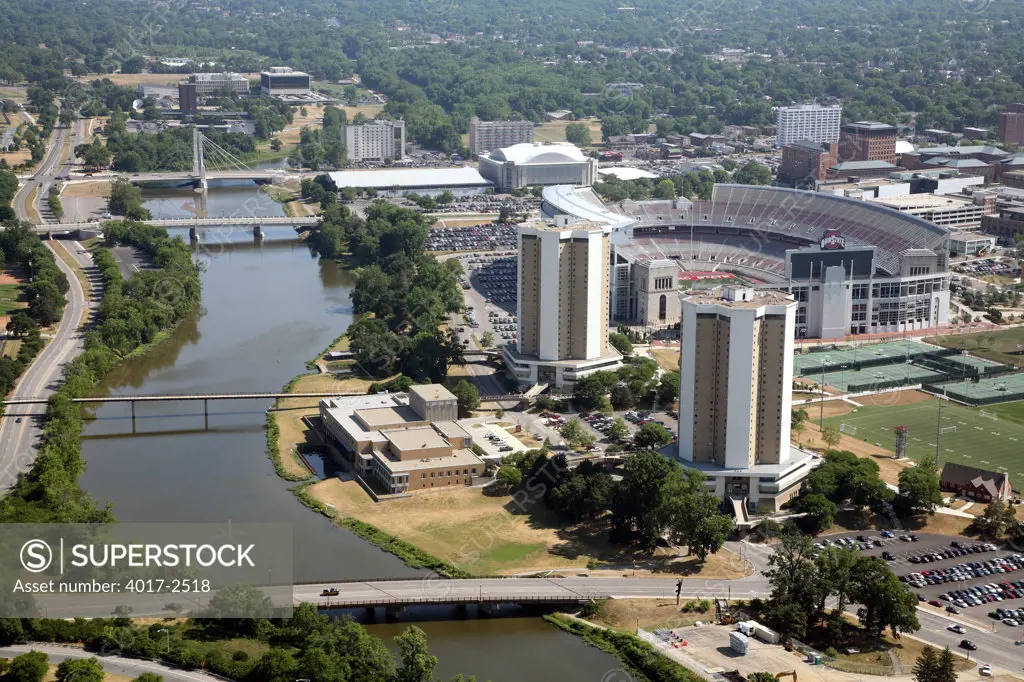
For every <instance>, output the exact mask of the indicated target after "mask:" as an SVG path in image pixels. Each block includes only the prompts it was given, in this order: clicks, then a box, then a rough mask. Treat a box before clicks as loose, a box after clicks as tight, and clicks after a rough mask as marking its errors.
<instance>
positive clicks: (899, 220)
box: [681, 184, 950, 275]
mask: <svg viewBox="0 0 1024 682" xmlns="http://www.w3.org/2000/svg"><path fill="white" fill-rule="evenodd" d="M688 214H689V215H687V216H686V217H685V220H686V221H687V222H684V223H681V224H683V225H688V224H691V223H692V224H693V225H695V226H697V225H705V226H708V227H711V226H716V227H724V228H733V229H737V230H748V231H755V232H764V233H769V234H775V235H778V236H780V237H783V238H787V239H793V240H799V241H806V242H808V243H815V242H819V241H821V239H822V237H824V235H825V233H826V232H828V231H830V230H838V231H839V232H840V233H842V235H843V237H845V238H846V241H847V244H848V245H850V246H874V247H875V248H876V251H875V265H876V267H878V268H880V269H881V270H882V271H884V272H887V273H889V274H893V275H895V274H897V273H898V272H899V264H900V254H902V253H903V252H904V251H907V250H909V249H928V250H929V251H941V250H943V249H945V248H946V243H947V241H948V240H949V235H950V232H949V230H948V229H947V228H945V227H942V226H939V225H936V224H934V223H932V222H929V221H927V220H924V219H923V218H918V217H917V216H913V215H909V214H907V213H901V212H900V211H896V210H893V209H891V208H887V207H884V206H879V205H877V204H874V203H872V202H866V201H861V200H859V199H850V198H847V197H840V196H836V195H833V194H825V193H820V192H813V191H807V190H797V189H788V188H784V187H768V186H755V185H732V184H719V185H715V187H714V190H713V191H712V194H711V200H710V201H698V202H695V203H694V205H693V208H692V210H691V211H689V212H688Z"/></svg>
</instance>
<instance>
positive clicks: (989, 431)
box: [825, 400, 1024, 486]
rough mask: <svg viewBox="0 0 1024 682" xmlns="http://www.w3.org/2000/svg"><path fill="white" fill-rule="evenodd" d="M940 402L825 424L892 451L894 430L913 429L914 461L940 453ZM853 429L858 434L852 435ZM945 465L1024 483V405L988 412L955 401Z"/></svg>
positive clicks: (868, 410) (947, 424)
mask: <svg viewBox="0 0 1024 682" xmlns="http://www.w3.org/2000/svg"><path fill="white" fill-rule="evenodd" d="M937 417H938V412H937V401H934V400H929V401H926V402H921V403H914V404H911V405H893V406H866V407H859V408H857V409H856V410H855V411H854V412H852V413H850V414H846V415H842V416H840V417H832V418H830V419H826V420H825V423H826V424H831V425H834V426H840V425H845V426H842V427H841V428H842V430H843V431H844V432H845V433H846V434H847V435H849V436H852V437H854V438H860V439H861V440H864V441H867V442H869V443H880V444H881V446H882V447H885V448H887V449H890V450H891V449H893V448H894V446H895V436H894V435H893V429H894V428H895V427H897V426H905V427H907V431H908V448H907V451H908V454H909V455H910V456H911V457H913V458H914V459H921V458H922V457H924V456H926V455H934V454H935V436H936V428H937V426H938V421H937ZM850 427H853V428H855V429H856V432H855V433H854V432H852V429H851V428H850ZM942 429H943V431H944V433H942V435H941V452H940V463H941V462H947V461H950V462H959V463H961V464H968V465H972V466H978V467H982V468H985V469H993V470H1004V471H1007V472H1008V473H1009V474H1010V479H1011V482H1015V483H1016V485H1017V486H1020V485H1022V484H1024V458H1022V457H1021V453H1022V452H1024V401H1017V402H1011V403H1001V404H999V405H987V406H985V407H984V408H983V409H975V408H970V407H963V406H961V405H957V404H955V403H948V402H947V403H944V404H943V406H942Z"/></svg>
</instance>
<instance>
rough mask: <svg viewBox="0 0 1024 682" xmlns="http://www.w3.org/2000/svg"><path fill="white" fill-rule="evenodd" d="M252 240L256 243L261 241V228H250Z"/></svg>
mask: <svg viewBox="0 0 1024 682" xmlns="http://www.w3.org/2000/svg"><path fill="white" fill-rule="evenodd" d="M252 238H253V239H255V240H256V241H258V242H261V241H263V226H262V225H253V226H252Z"/></svg>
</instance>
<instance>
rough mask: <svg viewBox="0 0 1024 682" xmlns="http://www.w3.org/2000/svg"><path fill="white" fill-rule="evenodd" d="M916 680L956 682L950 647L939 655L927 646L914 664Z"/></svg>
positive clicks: (918, 681) (922, 681) (919, 681)
mask: <svg viewBox="0 0 1024 682" xmlns="http://www.w3.org/2000/svg"><path fill="white" fill-rule="evenodd" d="M914 679H915V680H916V681H917V682H956V666H955V661H954V659H953V652H951V651H950V650H949V647H946V648H945V649H944V650H943V651H942V652H941V653H939V652H936V651H935V649H933V648H932V647H930V646H926V647H925V648H924V651H922V652H921V655H920V656H918V657H917V662H916V663H914Z"/></svg>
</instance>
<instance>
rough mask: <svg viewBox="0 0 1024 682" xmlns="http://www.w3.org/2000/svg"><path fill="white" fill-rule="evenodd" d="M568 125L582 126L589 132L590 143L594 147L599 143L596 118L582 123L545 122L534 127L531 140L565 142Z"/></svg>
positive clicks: (599, 130) (599, 136) (599, 127)
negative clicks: (580, 124) (578, 124)
mask: <svg viewBox="0 0 1024 682" xmlns="http://www.w3.org/2000/svg"><path fill="white" fill-rule="evenodd" d="M570 123H582V124H584V125H585V126H587V129H588V130H590V141H591V143H592V144H595V145H597V144H600V143H601V121H599V120H597V119H596V118H588V119H583V120H582V121H545V122H544V123H539V124H537V126H536V127H534V129H533V139H534V140H535V141H536V142H565V128H566V126H568V125H569V124H570Z"/></svg>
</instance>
